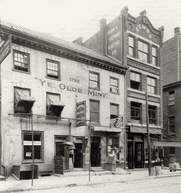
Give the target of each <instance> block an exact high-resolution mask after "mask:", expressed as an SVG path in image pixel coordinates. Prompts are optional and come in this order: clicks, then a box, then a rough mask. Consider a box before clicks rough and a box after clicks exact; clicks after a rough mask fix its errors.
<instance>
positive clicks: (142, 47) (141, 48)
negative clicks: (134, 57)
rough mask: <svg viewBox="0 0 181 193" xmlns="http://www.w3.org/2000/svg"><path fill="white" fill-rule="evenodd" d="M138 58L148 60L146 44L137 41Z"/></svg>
mask: <svg viewBox="0 0 181 193" xmlns="http://www.w3.org/2000/svg"><path fill="white" fill-rule="evenodd" d="M138 58H139V59H140V60H141V61H143V62H148V45H147V44H146V43H143V42H141V41H138Z"/></svg>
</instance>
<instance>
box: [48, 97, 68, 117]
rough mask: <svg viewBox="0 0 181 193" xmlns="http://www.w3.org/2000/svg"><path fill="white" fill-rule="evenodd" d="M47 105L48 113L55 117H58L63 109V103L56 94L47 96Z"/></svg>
mask: <svg viewBox="0 0 181 193" xmlns="http://www.w3.org/2000/svg"><path fill="white" fill-rule="evenodd" d="M47 105H48V111H51V112H53V113H54V114H55V115H56V116H57V117H59V116H60V115H61V113H62V110H63V108H64V106H65V105H64V103H63V102H61V101H60V96H59V95H56V94H48V95H47Z"/></svg>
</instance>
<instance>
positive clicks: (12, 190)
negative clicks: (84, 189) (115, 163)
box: [0, 173, 181, 193]
mask: <svg viewBox="0 0 181 193" xmlns="http://www.w3.org/2000/svg"><path fill="white" fill-rule="evenodd" d="M178 176H181V173H179V174H173V175H164V174H163V175H158V176H148V177H146V178H145V177H144V178H138V179H129V180H120V181H119V180H116V181H115V180H114V182H115V183H127V182H133V181H139V180H151V179H159V178H169V177H178ZM112 182H113V180H110V181H107V182H106V183H112ZM103 183H105V182H91V181H90V182H86V183H85V184H84V183H70V184H61V185H53V186H47V187H42V186H40V187H31V188H22V189H9V190H6V189H4V190H0V193H4V192H24V191H32V190H33V191H34V190H46V189H47V190H48V189H55V188H62V187H75V186H92V185H99V184H103Z"/></svg>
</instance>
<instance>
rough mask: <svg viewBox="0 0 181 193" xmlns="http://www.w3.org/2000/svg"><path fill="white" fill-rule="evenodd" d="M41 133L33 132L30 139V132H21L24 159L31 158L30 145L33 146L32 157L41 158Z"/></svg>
mask: <svg viewBox="0 0 181 193" xmlns="http://www.w3.org/2000/svg"><path fill="white" fill-rule="evenodd" d="M42 141H43V135H42V133H34V134H33V139H32V133H31V132H24V133H23V158H24V160H32V159H33V151H32V145H33V146H34V159H35V160H43V147H42V144H43V143H42Z"/></svg>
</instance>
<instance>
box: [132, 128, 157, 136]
mask: <svg viewBox="0 0 181 193" xmlns="http://www.w3.org/2000/svg"><path fill="white" fill-rule="evenodd" d="M130 132H131V133H147V128H146V127H135V126H134V127H132V126H130ZM149 133H150V134H158V135H161V129H159V128H149Z"/></svg>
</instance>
